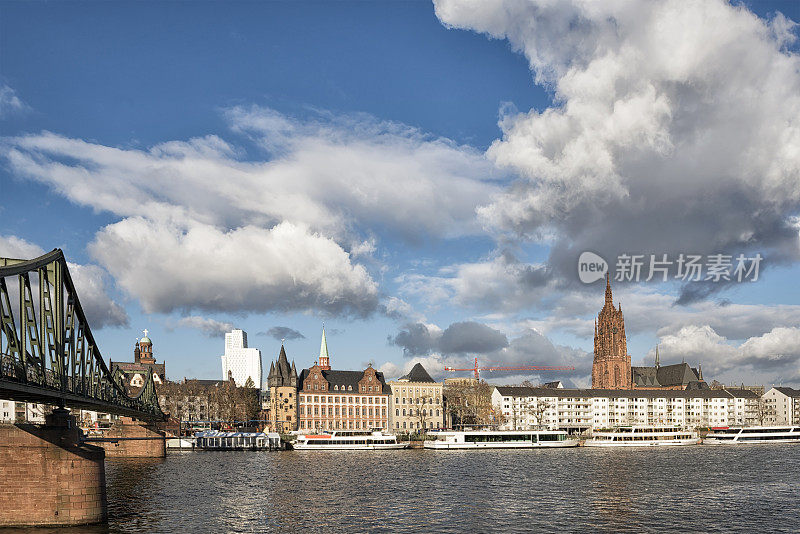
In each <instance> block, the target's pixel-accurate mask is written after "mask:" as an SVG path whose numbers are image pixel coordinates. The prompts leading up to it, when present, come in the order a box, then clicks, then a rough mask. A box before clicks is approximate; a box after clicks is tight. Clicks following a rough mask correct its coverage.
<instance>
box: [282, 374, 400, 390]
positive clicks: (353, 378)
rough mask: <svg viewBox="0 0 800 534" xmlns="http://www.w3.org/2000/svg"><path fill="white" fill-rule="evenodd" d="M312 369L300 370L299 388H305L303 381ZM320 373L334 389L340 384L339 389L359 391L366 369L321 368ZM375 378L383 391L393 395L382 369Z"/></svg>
mask: <svg viewBox="0 0 800 534" xmlns="http://www.w3.org/2000/svg"><path fill="white" fill-rule="evenodd" d="M310 371H311V370H310V369H303V370H302V371H301V372H300V377H299V379H298V380H297V388H298V389H303V383H304V382H305V380H306V378H308V374H309V372H310ZM320 373H322V376H323V378H325V380H327V381H328V384H330V386H331V389H333V386H339V389H341V388H342V387H344V388H345V390H346V391H352V392H354V393H358V383H359V382H360V381H361V379H362V378H364V371H337V370H330V371H326V370H324V369H321V370H320ZM375 378H377V379H378V382H379V383H380V384H381V393H384V394H386V395H391V393H392V388H391V387H389V386H388V385H387V384H386V380H385V379H384V378H383V373H381V372H380V371H375ZM348 387H352V390H348V389H347V388H348Z"/></svg>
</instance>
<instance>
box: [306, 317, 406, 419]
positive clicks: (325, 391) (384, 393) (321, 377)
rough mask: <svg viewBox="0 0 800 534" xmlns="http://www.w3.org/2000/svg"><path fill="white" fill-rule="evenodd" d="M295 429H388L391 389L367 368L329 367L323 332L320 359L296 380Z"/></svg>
mask: <svg viewBox="0 0 800 534" xmlns="http://www.w3.org/2000/svg"><path fill="white" fill-rule="evenodd" d="M297 387H298V390H299V391H298V393H297V395H298V430H300V431H303V432H308V431H316V430H345V429H347V430H350V429H353V430H364V429H371V428H382V429H388V426H389V416H388V410H389V396H390V395H391V388H389V386H388V385H387V384H386V382H385V380H384V378H383V373H380V372H378V371H376V370H375V369H373V367H372V366H371V365H370V366H368V367H367V368H366V369H364V370H363V371H337V370H333V369H331V367H330V356H329V354H328V344H327V341H326V339H325V330H324V329H323V331H322V343H321V346H320V354H319V360H318V361H317V363H315V364H314V365H313V366H312V367H311V368H310V369H303V370H302V371H301V373H300V376H299V377H298V383H297Z"/></svg>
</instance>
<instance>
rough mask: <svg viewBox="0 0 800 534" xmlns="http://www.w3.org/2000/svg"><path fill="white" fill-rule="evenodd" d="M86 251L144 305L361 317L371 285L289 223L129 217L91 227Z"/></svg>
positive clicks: (321, 241) (370, 302)
mask: <svg viewBox="0 0 800 534" xmlns="http://www.w3.org/2000/svg"><path fill="white" fill-rule="evenodd" d="M89 250H90V252H91V253H92V255H93V256H94V257H95V258H97V260H98V261H99V262H100V263H101V264H102V265H104V266H105V267H106V268H107V269H108V270H109V272H113V273H114V274H115V277H116V279H117V284H118V285H119V286H120V287H122V288H123V289H124V290H125V291H127V292H128V293H130V294H131V295H135V296H136V297H138V298H139V301H140V302H141V304H142V307H143V308H144V310H145V311H146V312H148V313H150V312H170V311H172V310H178V309H182V310H189V309H193V308H196V309H205V310H209V311H219V310H223V311H269V310H283V311H294V310H305V309H313V310H317V311H319V312H321V313H329V314H343V315H357V316H363V315H366V314H368V313H370V312H371V311H372V310H374V309H375V307H376V306H377V300H378V297H377V293H378V292H377V286H376V284H375V282H374V281H373V280H372V279H371V278H370V276H369V274H368V273H367V271H366V270H365V269H364V268H363V267H362V266H360V265H353V264H352V263H351V262H350V258H349V255H348V254H347V252H345V251H344V250H342V248H341V247H339V246H338V245H337V244H336V243H335V242H333V241H332V240H330V239H328V238H325V237H323V236H320V235H318V234H314V233H311V232H309V231H308V230H307V229H305V228H302V227H300V226H296V225H293V224H291V223H288V222H284V223H281V224H279V225H277V226H275V227H273V228H269V229H265V228H260V227H256V226H245V227H242V228H237V229H235V230H231V231H227V232H224V231H221V230H219V229H217V228H215V227H213V226H210V225H205V224H201V223H190V224H187V225H185V226H182V225H175V224H168V223H165V222H163V221H158V222H156V221H152V220H149V219H146V218H142V217H131V218H127V219H124V220H122V221H120V222H118V223H115V224H112V225H109V226H107V227H105V228H104V229H102V230H101V231H100V232H98V234H97V236H96V238H95V240H94V241H93V242H92V243H91V244H90V245H89Z"/></svg>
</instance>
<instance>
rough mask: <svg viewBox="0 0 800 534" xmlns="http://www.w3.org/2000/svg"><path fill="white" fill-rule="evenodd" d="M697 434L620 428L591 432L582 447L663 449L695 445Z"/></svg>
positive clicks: (669, 429) (673, 430) (652, 428)
mask: <svg viewBox="0 0 800 534" xmlns="http://www.w3.org/2000/svg"><path fill="white" fill-rule="evenodd" d="M698 443H700V437H699V436H698V435H697V432H693V431H690V430H682V429H680V428H676V427H656V426H621V427H617V428H614V429H613V430H610V431H595V432H592V437H591V439H587V440H586V441H585V442H584V444H583V445H584V447H665V446H676V445H697V444H698Z"/></svg>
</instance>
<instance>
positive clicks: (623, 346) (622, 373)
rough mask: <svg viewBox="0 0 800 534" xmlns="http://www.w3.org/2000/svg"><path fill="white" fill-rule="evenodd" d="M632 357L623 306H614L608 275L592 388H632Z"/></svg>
mask: <svg viewBox="0 0 800 534" xmlns="http://www.w3.org/2000/svg"><path fill="white" fill-rule="evenodd" d="M631 380H632V378H631V357H630V354H628V343H627V341H626V340H625V319H624V318H623V317H622V305H621V304H620V305H619V308H618V309H617V308H614V302H613V300H612V297H611V279H610V278H609V276H608V275H606V302H605V304H604V305H603V309H602V310H600V313H599V314H598V315H597V321H596V322H595V325H594V364H593V365H592V387H593V388H595V389H631V388H632V381H631Z"/></svg>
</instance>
